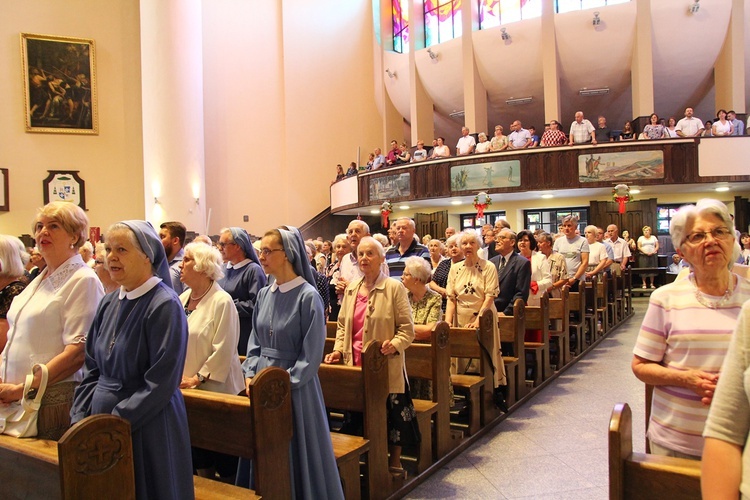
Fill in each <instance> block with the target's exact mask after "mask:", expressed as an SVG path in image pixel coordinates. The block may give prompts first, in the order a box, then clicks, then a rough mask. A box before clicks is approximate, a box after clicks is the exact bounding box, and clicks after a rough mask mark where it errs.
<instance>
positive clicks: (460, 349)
mask: <svg viewBox="0 0 750 500" xmlns="http://www.w3.org/2000/svg"><path fill="white" fill-rule="evenodd" d="M478 334H479V333H478V329H476V328H451V329H450V332H449V334H448V338H449V341H450V354H451V356H452V357H455V358H478V359H480V364H479V373H480V374H479V375H468V374H451V384H452V385H453V390H454V391H455V392H456V393H459V394H462V395H464V397H466V398H467V400H468V402H469V426H468V428H467V430H466V434H467V435H469V436H471V435H474V434H476V433H477V432H478V431H479V429H480V428H481V427H482V401H483V400H484V391H485V390H492V380H491V378H492V373H489V375H487V376H485V375H484V371H485V370H487V371H489V370H488V369H487V367H486V366H485V364H484V363H483V361H484V359H483V358H482V356H481V353H480V349H479V342H478V341H477V335H478ZM487 377H489V378H490V383H489V388H487V389H486V388H485V386H486V385H487Z"/></svg>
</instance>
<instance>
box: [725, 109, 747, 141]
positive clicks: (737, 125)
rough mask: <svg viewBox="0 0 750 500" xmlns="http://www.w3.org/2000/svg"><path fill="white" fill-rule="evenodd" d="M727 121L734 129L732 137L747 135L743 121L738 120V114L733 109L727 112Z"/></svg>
mask: <svg viewBox="0 0 750 500" xmlns="http://www.w3.org/2000/svg"><path fill="white" fill-rule="evenodd" d="M727 120H728V121H729V123H731V124H732V126H733V127H734V130H733V131H732V135H745V125H744V124H743V123H742V120H738V119H737V113H735V112H734V110H733V109H730V110H729V111H727Z"/></svg>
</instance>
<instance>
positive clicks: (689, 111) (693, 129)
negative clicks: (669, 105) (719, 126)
mask: <svg viewBox="0 0 750 500" xmlns="http://www.w3.org/2000/svg"><path fill="white" fill-rule="evenodd" d="M674 130H675V132H677V135H679V136H680V137H700V136H701V135H703V131H704V130H705V127H704V126H703V120H701V119H700V118H696V117H694V116H693V108H685V118H683V119H682V120H680V121H678V122H677V125H676V126H675V128H674Z"/></svg>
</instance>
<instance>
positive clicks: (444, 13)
mask: <svg viewBox="0 0 750 500" xmlns="http://www.w3.org/2000/svg"><path fill="white" fill-rule="evenodd" d="M461 3H462V0H425V3H424V35H425V37H424V38H425V47H430V46H431V45H437V44H438V43H440V42H445V41H448V40H452V39H454V38H458V37H459V36H461Z"/></svg>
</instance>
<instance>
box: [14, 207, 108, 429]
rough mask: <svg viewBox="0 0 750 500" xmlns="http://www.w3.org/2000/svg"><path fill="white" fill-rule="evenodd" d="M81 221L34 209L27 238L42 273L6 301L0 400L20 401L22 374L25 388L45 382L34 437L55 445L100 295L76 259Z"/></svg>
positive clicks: (67, 210) (76, 215)
mask: <svg viewBox="0 0 750 500" xmlns="http://www.w3.org/2000/svg"><path fill="white" fill-rule="evenodd" d="M87 232H88V218H87V217H86V214H85V212H84V211H83V210H82V209H81V208H80V207H78V206H77V205H73V204H72V203H65V202H52V203H49V204H48V205H46V206H45V207H44V208H42V209H41V210H39V212H38V213H37V217H36V223H35V224H34V238H35V239H36V243H37V247H38V248H39V251H40V252H41V254H42V256H43V257H44V260H45V261H46V262H47V267H46V268H45V270H44V271H42V272H41V274H40V275H39V276H38V277H37V278H36V279H35V280H34V281H32V282H31V283H30V284H29V285H28V286H27V287H26V289H25V290H24V291H23V292H21V293H20V294H19V295H17V296H16V298H15V299H14V300H13V303H12V304H11V306H10V309H9V310H8V318H7V319H8V328H9V330H8V341H7V343H6V344H5V349H4V350H3V354H2V363H1V364H0V379H2V383H0V401H1V402H3V403H10V402H12V401H18V400H19V399H21V396H22V392H23V386H24V381H25V379H26V375H28V374H29V373H30V371H31V370H32V366H33V367H34V375H35V376H34V382H33V384H32V387H34V388H38V387H39V384H40V383H41V378H42V370H40V369H36V368H37V367H36V365H37V364H45V365H47V370H48V372H49V379H48V385H47V390H46V393H45V394H44V398H43V400H42V408H41V409H40V410H39V423H38V427H39V432H38V436H39V437H45V438H48V439H59V438H60V437H61V436H62V435H63V433H64V432H65V431H66V430H67V429H68V427H69V426H70V413H69V412H70V406H71V403H72V402H73V391H74V390H75V386H76V385H78V383H79V382H80V381H81V366H82V365H83V360H84V342H85V339H86V334H87V332H88V331H89V327H90V326H91V322H92V321H93V319H94V315H95V313H96V308H97V306H98V305H99V301H100V300H101V299H102V297H103V296H104V290H103V289H102V285H101V283H100V282H99V278H97V277H96V274H94V271H93V270H92V269H91V268H90V267H88V266H87V265H86V264H85V263H84V262H83V260H82V259H81V256H80V255H79V253H78V248H79V247H80V246H81V245H83V242H84V241H86V234H87Z"/></svg>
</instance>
